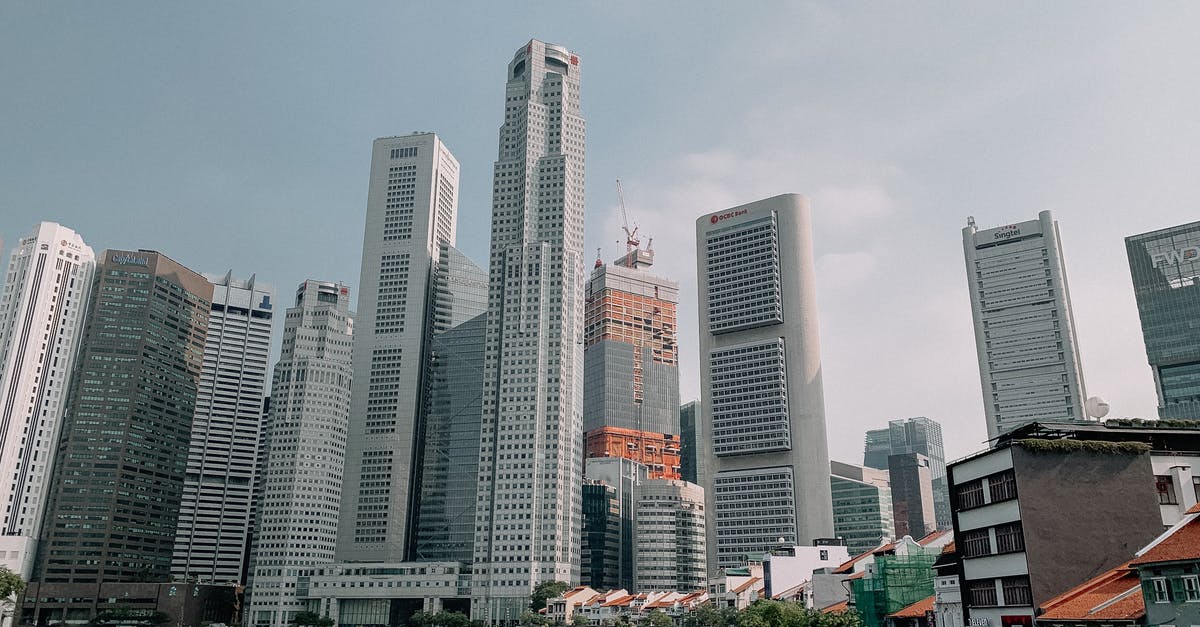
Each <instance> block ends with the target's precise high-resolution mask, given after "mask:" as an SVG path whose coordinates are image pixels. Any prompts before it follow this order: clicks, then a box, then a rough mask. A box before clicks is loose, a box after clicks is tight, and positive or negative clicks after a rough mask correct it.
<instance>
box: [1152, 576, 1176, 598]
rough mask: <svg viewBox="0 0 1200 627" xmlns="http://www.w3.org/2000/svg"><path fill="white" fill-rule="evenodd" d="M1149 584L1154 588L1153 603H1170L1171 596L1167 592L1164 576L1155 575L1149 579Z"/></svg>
mask: <svg viewBox="0 0 1200 627" xmlns="http://www.w3.org/2000/svg"><path fill="white" fill-rule="evenodd" d="M1150 585H1151V586H1152V588H1153V590H1154V602H1155V603H1170V602H1171V596H1170V595H1169V594H1167V580H1166V578H1165V577H1155V578H1154V579H1151V580H1150Z"/></svg>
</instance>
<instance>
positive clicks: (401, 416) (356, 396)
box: [337, 133, 459, 562]
mask: <svg viewBox="0 0 1200 627" xmlns="http://www.w3.org/2000/svg"><path fill="white" fill-rule="evenodd" d="M458 176H459V171H458V161H457V160H456V159H455V158H454V155H452V154H451V153H450V150H449V149H447V148H446V146H445V144H443V143H442V141H441V139H439V138H438V136H437V135H434V134H433V133H416V134H413V135H405V136H402V137H385V138H381V139H377V140H375V142H374V144H373V145H372V150H371V175H370V183H369V186H368V188H367V212H366V222H365V226H364V231H363V256H362V267H361V272H360V274H359V294H358V308H357V314H356V318H355V321H356V322H357V326H356V327H355V334H354V345H355V346H354V379H353V382H352V383H351V385H352V386H353V390H352V393H351V403H352V405H353V406H352V408H351V411H350V416H351V420H350V431H349V434H348V436H347V441H346V476H345V483H344V492H343V495H342V512H341V521H340V528H339V530H338V549H337V551H338V559H340V560H348V561H390V562H398V561H401V560H405V559H408V558H409V557H410V555H411V553H412V549H413V545H414V540H415V538H414V533H413V522H414V517H413V516H412V510H413V508H414V503H413V499H415V498H416V496H417V493H418V490H416V489H414V486H416V485H417V484H416V483H415V480H416V475H418V474H419V468H420V459H419V452H420V446H418V444H419V443H418V441H417V439H416V438H417V436H418V434H419V433H420V426H419V424H418V423H419V419H420V413H421V398H422V393H423V391H424V388H425V383H424V382H423V380H422V377H423V374H424V372H425V368H424V359H425V351H426V344H427V341H428V339H429V332H430V331H429V328H428V323H429V321H430V315H429V310H430V289H429V287H430V276H431V273H432V271H433V266H434V264H435V262H436V260H437V258H438V255H439V249H440V248H441V247H442V246H445V245H453V244H454V232H455V225H456V220H457V213H458Z"/></svg>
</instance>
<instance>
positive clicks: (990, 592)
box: [967, 579, 999, 607]
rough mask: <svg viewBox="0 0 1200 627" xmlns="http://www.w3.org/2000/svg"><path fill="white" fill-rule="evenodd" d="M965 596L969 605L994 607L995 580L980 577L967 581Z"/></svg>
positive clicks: (995, 604)
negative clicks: (979, 578)
mask: <svg viewBox="0 0 1200 627" xmlns="http://www.w3.org/2000/svg"><path fill="white" fill-rule="evenodd" d="M967 598H968V600H969V601H970V603H971V607H995V606H997V605H999V604H998V603H996V582H995V580H994V579H981V580H979V581H968V582H967Z"/></svg>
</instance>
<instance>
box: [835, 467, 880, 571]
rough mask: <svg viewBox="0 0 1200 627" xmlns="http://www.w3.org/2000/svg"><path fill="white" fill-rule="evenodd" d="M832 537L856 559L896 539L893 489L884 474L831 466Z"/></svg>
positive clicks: (866, 469) (866, 468)
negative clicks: (838, 540) (843, 544)
mask: <svg viewBox="0 0 1200 627" xmlns="http://www.w3.org/2000/svg"><path fill="white" fill-rule="evenodd" d="M829 481H830V487H831V489H832V492H833V533H834V535H836V536H837V537H839V538H842V539H844V540H845V541H846V547H847V549H849V551H850V554H851V555H858V554H859V553H862V552H864V551H868V550H870V549H873V548H875V547H877V546H879V545H880V544H882V542H883V540H884V539H885V538H894V537H896V526H895V524H894V523H893V512H892V488H891V483H890V482H889V480H888V473H887V471H885V470H878V469H875V468H870V467H864V466H855V465H854V464H844V463H842V462H838V461H832V462H830V476H829Z"/></svg>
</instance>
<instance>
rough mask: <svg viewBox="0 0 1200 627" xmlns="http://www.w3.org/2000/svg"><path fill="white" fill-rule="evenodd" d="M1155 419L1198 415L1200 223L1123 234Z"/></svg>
mask: <svg viewBox="0 0 1200 627" xmlns="http://www.w3.org/2000/svg"><path fill="white" fill-rule="evenodd" d="M1125 250H1126V252H1127V253H1128V255H1129V273H1130V275H1132V277H1133V293H1134V296H1136V297H1137V304H1138V315H1139V316H1140V317H1141V320H1142V338H1143V340H1145V342H1146V358H1147V359H1148V360H1149V362H1150V370H1151V371H1152V372H1153V373H1154V389H1155V391H1156V392H1157V393H1158V416H1159V418H1187V419H1191V420H1198V419H1200V386H1197V385H1196V381H1197V380H1200V324H1197V316H1198V314H1197V312H1200V222H1192V223H1189V224H1182V225H1180V226H1174V227H1171V228H1167V229H1161V230H1158V231H1151V232H1149V233H1143V234H1141V235H1132V236H1130V237H1127V238H1125Z"/></svg>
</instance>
